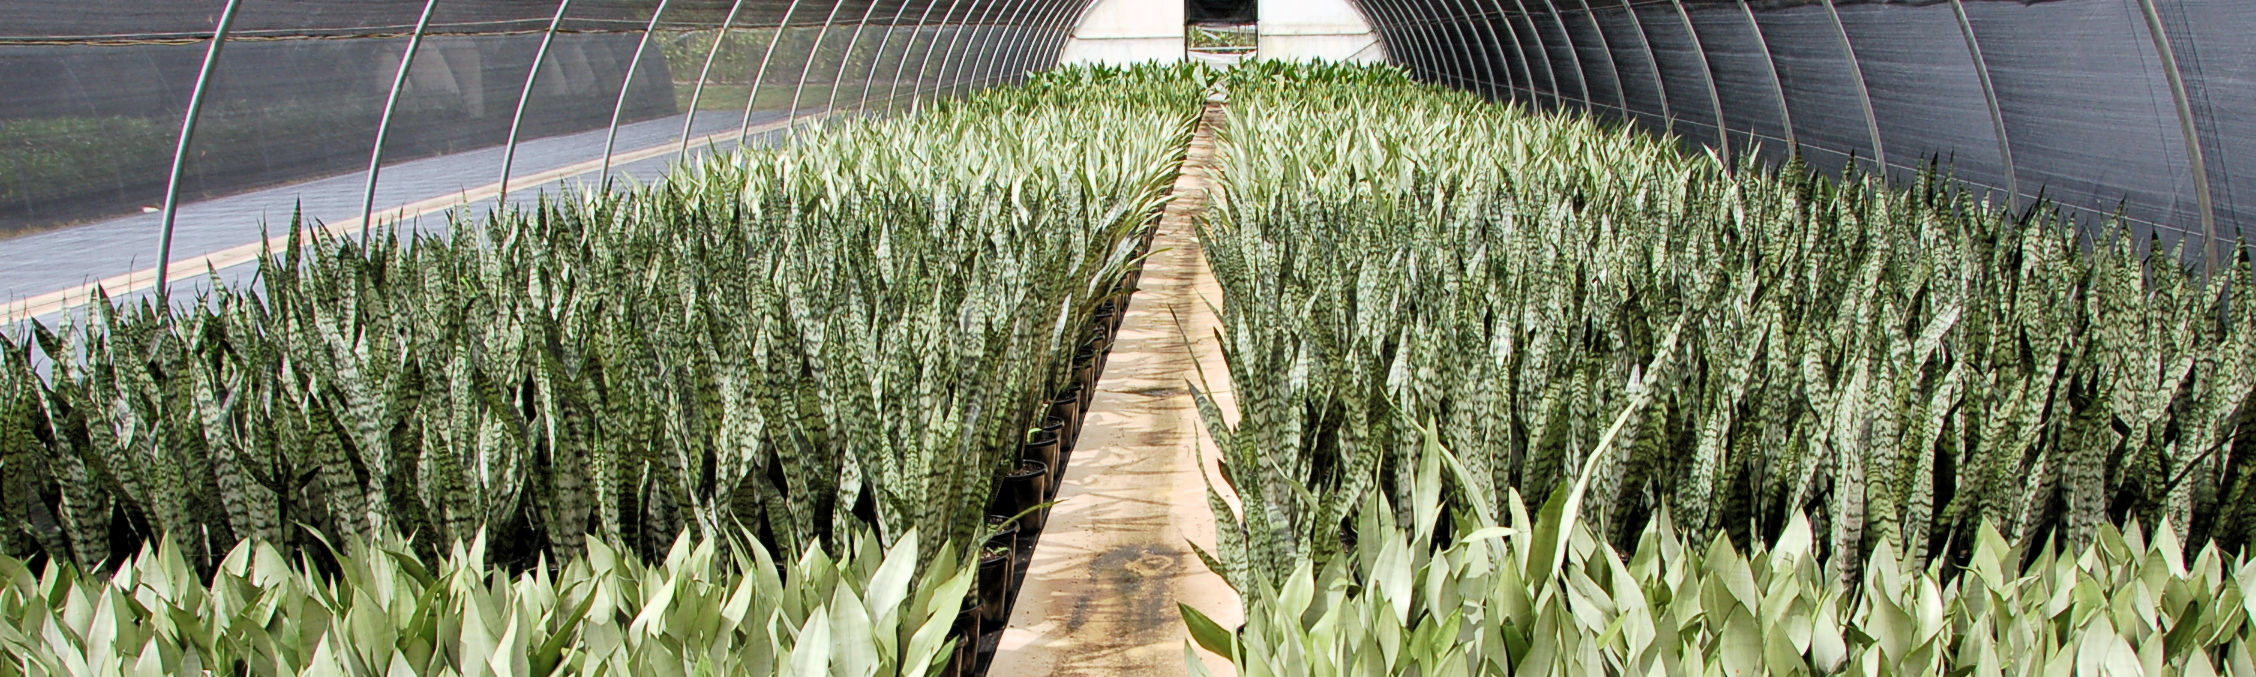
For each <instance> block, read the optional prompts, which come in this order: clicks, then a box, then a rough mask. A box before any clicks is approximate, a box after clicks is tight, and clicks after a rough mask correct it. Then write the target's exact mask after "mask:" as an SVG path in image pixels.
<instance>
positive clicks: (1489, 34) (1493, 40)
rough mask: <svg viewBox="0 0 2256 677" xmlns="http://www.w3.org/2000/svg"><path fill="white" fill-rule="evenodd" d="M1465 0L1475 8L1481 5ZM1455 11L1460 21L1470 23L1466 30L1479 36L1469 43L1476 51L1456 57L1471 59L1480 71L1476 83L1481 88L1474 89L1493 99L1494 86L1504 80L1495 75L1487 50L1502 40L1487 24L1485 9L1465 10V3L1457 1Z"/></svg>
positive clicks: (1473, 0)
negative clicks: (1460, 17)
mask: <svg viewBox="0 0 2256 677" xmlns="http://www.w3.org/2000/svg"><path fill="white" fill-rule="evenodd" d="M1465 1H1466V2H1470V3H1472V6H1473V7H1474V8H1475V9H1479V8H1480V6H1481V5H1480V0H1465ZM1450 2H1453V3H1456V2H1458V0H1450ZM1457 11H1458V12H1460V13H1461V16H1462V17H1463V18H1462V19H1461V20H1460V21H1461V22H1462V23H1466V24H1471V26H1469V27H1467V28H1466V32H1467V33H1470V34H1472V35H1473V36H1475V37H1476V38H1479V39H1476V40H1474V41H1473V42H1472V44H1471V45H1469V46H1470V47H1472V48H1473V50H1474V51H1475V52H1476V53H1475V54H1460V55H1458V58H1460V59H1472V63H1473V65H1474V66H1475V67H1477V68H1478V69H1479V71H1480V72H1481V73H1482V75H1481V76H1480V77H1481V80H1480V81H1479V83H1478V84H1480V85H1481V89H1478V90H1474V91H1476V92H1481V93H1482V96H1484V97H1486V98H1488V99H1489V100H1492V101H1493V100H1495V99H1496V98H1497V96H1496V94H1497V92H1496V88H1497V87H1499V86H1502V85H1503V84H1504V80H1502V79H1499V78H1497V77H1496V63H1495V60H1494V59H1490V58H1489V56H1488V50H1489V48H1490V47H1492V46H1494V45H1496V44H1497V43H1500V42H1502V39H1500V38H1498V37H1497V36H1496V27H1495V26H1491V25H1489V23H1488V20H1487V17H1486V16H1485V10H1484V11H1481V12H1474V11H1467V10H1466V9H1465V5H1464V4H1463V3H1459V4H1458V5H1457ZM1483 34H1486V36H1485V38H1482V37H1481V36H1482V35H1483Z"/></svg>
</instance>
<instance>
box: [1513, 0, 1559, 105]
mask: <svg viewBox="0 0 2256 677" xmlns="http://www.w3.org/2000/svg"><path fill="white" fill-rule="evenodd" d="M1512 4H1514V5H1518V6H1519V8H1520V15H1521V16H1522V17H1525V18H1526V19H1527V22H1528V40H1530V41H1533V42H1534V43H1535V53H1536V54H1539V55H1541V56H1542V57H1543V58H1541V59H1538V60H1537V63H1540V64H1542V65H1543V78H1544V79H1545V80H1548V81H1550V83H1551V105H1553V106H1557V107H1559V108H1566V107H1567V94H1566V92H1561V91H1559V89H1560V88H1559V70H1558V69H1556V68H1552V67H1551V45H1550V44H1549V43H1546V42H1544V41H1543V31H1541V30H1538V29H1537V28H1536V27H1535V14H1534V13H1533V12H1529V11H1528V8H1527V3H1526V2H1522V1H1521V0H1512ZM1505 21H1507V22H1509V21H1511V16H1510V13H1506V15H1505ZM1514 30H1515V31H1516V30H1517V29H1516V28H1515V29H1514ZM1521 51H1522V54H1523V56H1524V54H1525V52H1526V50H1525V48H1524V47H1523V49H1522V50H1521ZM1529 77H1530V78H1533V77H1534V75H1533V74H1532V73H1531V74H1530V75H1529Z"/></svg>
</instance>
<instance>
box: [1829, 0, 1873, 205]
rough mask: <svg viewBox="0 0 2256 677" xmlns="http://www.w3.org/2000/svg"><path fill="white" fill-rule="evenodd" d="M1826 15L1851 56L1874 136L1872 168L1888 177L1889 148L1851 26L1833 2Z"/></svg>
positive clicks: (1859, 100)
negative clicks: (1885, 143)
mask: <svg viewBox="0 0 2256 677" xmlns="http://www.w3.org/2000/svg"><path fill="white" fill-rule="evenodd" d="M1825 13H1826V14H1828V15H1831V16H1832V17H1833V29H1834V30H1836V31H1839V32H1840V35H1841V51H1842V52H1843V53H1845V54H1847V55H1848V56H1849V75H1851V76H1854V77H1855V79H1856V88H1857V103H1860V104H1863V106H1864V124H1865V130H1866V132H1867V133H1869V134H1871V135H1872V166H1873V168H1874V173H1877V174H1879V175H1880V176H1883V177H1885V176H1887V175H1888V147H1887V146H1886V145H1884V144H1882V143H1881V141H1880V117H1879V116H1878V115H1875V114H1874V113H1873V111H1872V89H1871V88H1870V87H1867V86H1865V83H1864V62H1863V61H1862V60H1859V59H1857V55H1856V45H1855V44H1854V43H1852V42H1850V41H1849V25H1848V24H1846V23H1842V22H1841V10H1840V8H1839V7H1836V6H1834V5H1833V0H1825Z"/></svg>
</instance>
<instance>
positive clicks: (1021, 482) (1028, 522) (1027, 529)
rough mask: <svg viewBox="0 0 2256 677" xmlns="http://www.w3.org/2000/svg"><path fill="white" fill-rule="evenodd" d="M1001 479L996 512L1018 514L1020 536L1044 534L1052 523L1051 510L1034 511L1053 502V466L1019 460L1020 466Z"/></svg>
mask: <svg viewBox="0 0 2256 677" xmlns="http://www.w3.org/2000/svg"><path fill="white" fill-rule="evenodd" d="M1002 479H1003V481H1002V486H1000V487H997V488H996V489H995V510H994V513H995V514H997V515H1004V516H1010V515H1018V533H1019V535H1020V536H1021V537H1024V536H1028V535H1032V534H1038V533H1041V531H1042V527H1043V526H1045V525H1047V524H1048V523H1049V517H1050V515H1049V512H1050V511H1049V510H1046V509H1044V510H1033V509H1032V508H1033V507H1034V506H1038V505H1041V504H1042V503H1043V502H1045V501H1048V500H1050V467H1049V466H1048V465H1044V464H1043V463H1042V462H1041V461H1032V460H1027V461H1019V462H1018V467H1016V468H1012V469H1011V472H1009V473H1007V474H1005V475H1003V478H1002ZM1020 513H1024V514H1020Z"/></svg>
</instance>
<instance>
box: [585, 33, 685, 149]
mask: <svg viewBox="0 0 2256 677" xmlns="http://www.w3.org/2000/svg"><path fill="white" fill-rule="evenodd" d="M671 1H672V0H658V8H657V9H655V10H652V11H651V12H650V24H649V25H646V26H643V28H642V40H641V41H639V42H636V43H635V53H634V56H633V57H629V58H628V59H627V74H626V77H622V78H619V100H618V101H617V102H616V103H613V104H611V127H610V129H609V130H607V131H605V132H604V134H603V170H602V171H601V172H599V173H597V174H596V178H597V179H600V180H601V181H602V182H603V187H604V189H605V190H609V189H610V188H611V152H612V151H614V150H617V149H618V147H619V118H620V117H621V116H622V115H623V114H625V113H626V111H627V92H629V91H632V90H633V89H634V76H635V73H636V72H639V71H641V70H642V53H643V52H646V51H649V50H650V34H651V33H655V32H657V31H658V20H659V19H660V18H661V17H664V16H666V5H667V3H669V2H671ZM668 84H672V83H668ZM668 100H669V101H670V100H671V99H670V98H669V99H668ZM685 138H686V137H685Z"/></svg>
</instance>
